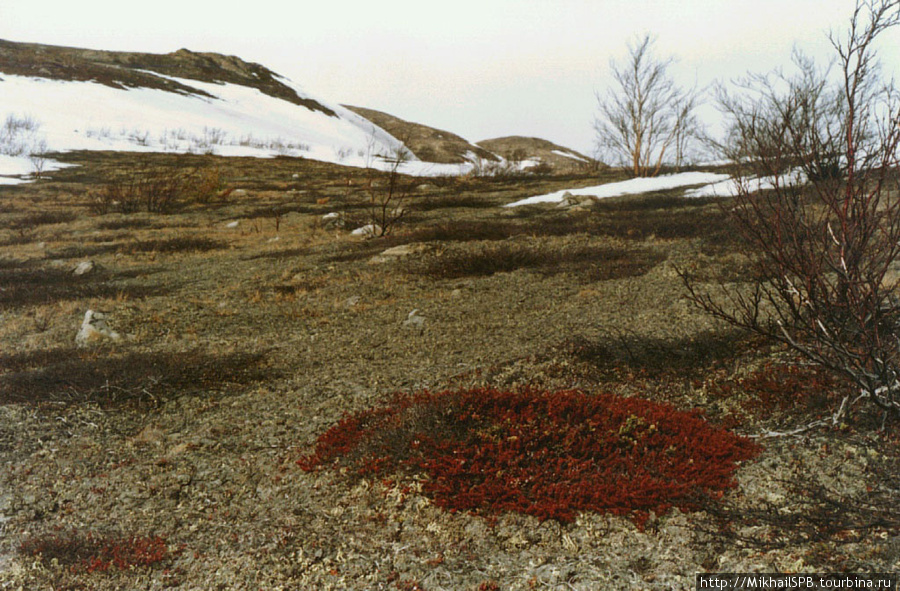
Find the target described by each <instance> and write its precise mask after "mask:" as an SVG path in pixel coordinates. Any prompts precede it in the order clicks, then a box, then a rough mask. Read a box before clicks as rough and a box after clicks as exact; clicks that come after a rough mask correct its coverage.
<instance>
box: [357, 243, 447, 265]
mask: <svg viewBox="0 0 900 591" xmlns="http://www.w3.org/2000/svg"><path fill="white" fill-rule="evenodd" d="M433 248H434V247H432V246H430V245H428V244H421V243H413V244H401V245H399V246H392V247H391V248H388V249H387V250H385V251H383V252H382V253H381V254H377V255H375V256H374V257H372V258H371V259H369V262H370V263H372V264H379V263H389V262H391V261H396V260H397V259H399V258H402V257H407V256H410V255H414V254H422V253H425V252H427V251H429V250H433Z"/></svg>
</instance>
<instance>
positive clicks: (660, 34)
mask: <svg viewBox="0 0 900 591" xmlns="http://www.w3.org/2000/svg"><path fill="white" fill-rule="evenodd" d="M853 5H854V1H853V0H456V1H453V2H429V1H427V0H415V1H412V0H410V1H408V0H368V1H364V2H362V1H355V0H354V1H341V0H315V1H308V0H293V1H281V0H252V1H247V0H245V1H244V2H240V3H224V2H211V1H202V2H201V1H195V0H154V1H153V2H128V1H127V0H0V38H2V39H7V40H11V41H27V42H35V43H47V44H53V45H69V46H76V47H89V48H94V49H111V50H122V51H146V52H154V53H166V52H170V51H175V50H177V49H179V48H182V47H186V48H188V49H191V50H194V51H215V52H219V53H225V54H230V55H237V56H239V57H241V58H243V59H245V60H248V61H253V62H258V63H261V64H263V65H265V66H266V67H268V68H270V69H272V70H274V71H276V72H278V73H280V74H282V75H284V76H287V77H288V78H290V79H292V80H293V81H294V82H296V83H298V84H299V85H300V86H302V87H303V88H304V89H305V90H306V91H308V92H310V93H311V94H313V95H314V96H318V97H321V98H323V99H325V100H329V101H332V102H339V103H344V104H353V105H360V106H365V107H370V108H374V109H379V110H383V111H387V112H389V113H391V114H393V115H396V116H398V117H402V118H404V119H409V120H412V121H416V122H420V123H425V124H428V125H432V126H434V127H439V128H443V129H446V130H449V131H452V132H455V133H458V134H460V135H463V136H464V137H466V138H467V139H470V140H473V141H478V140H482V139H487V138H492V137H499V136H504V135H531V136H538V137H543V138H546V139H549V140H552V141H555V142H557V143H560V144H563V145H565V146H568V147H572V148H575V149H577V150H581V151H584V152H587V153H590V152H591V151H592V147H593V131H592V127H591V123H592V120H593V118H594V115H595V112H596V99H595V93H596V92H597V91H603V89H604V88H605V86H606V84H607V83H608V80H609V78H608V76H609V60H610V58H615V57H622V56H624V54H625V47H626V43H627V42H628V41H629V40H633V39H634V38H635V37H636V36H640V35H641V34H642V33H645V32H649V33H651V34H654V35H656V36H657V45H656V48H657V51H658V53H660V54H662V55H674V56H676V57H677V58H678V60H679V61H678V62H677V64H676V65H675V66H674V68H673V73H674V74H675V75H676V77H677V78H678V79H679V80H680V81H681V82H682V83H684V84H686V85H692V84H694V82H695V81H696V83H698V84H699V85H701V86H705V85H707V84H709V83H711V82H712V81H714V80H716V79H724V80H727V79H730V78H733V77H735V76H739V75H741V74H744V73H746V72H747V71H756V72H765V71H769V70H771V69H772V68H774V67H777V66H779V65H786V64H788V63H789V59H790V52H791V48H792V47H793V46H794V45H797V46H799V47H800V48H802V49H804V50H806V51H807V52H809V53H811V54H813V55H818V56H823V59H827V56H828V55H829V53H828V42H827V38H826V33H827V31H828V30H829V28H834V29H836V30H843V28H844V27H845V23H846V21H847V19H848V17H849V15H850V12H851V10H852V8H853ZM881 48H882V56H883V58H884V61H885V65H886V70H888V72H889V73H895V74H900V34H898V31H892V32H891V34H890V36H887V37H885V38H884V39H883V40H882V43H881ZM0 107H2V96H0Z"/></svg>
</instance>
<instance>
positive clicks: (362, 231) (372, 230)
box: [350, 224, 381, 238]
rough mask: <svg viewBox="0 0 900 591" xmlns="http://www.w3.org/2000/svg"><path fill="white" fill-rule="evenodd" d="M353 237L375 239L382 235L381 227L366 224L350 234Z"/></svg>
mask: <svg viewBox="0 0 900 591" xmlns="http://www.w3.org/2000/svg"><path fill="white" fill-rule="evenodd" d="M350 234H352V235H353V236H362V237H363V238H374V237H376V236H380V235H381V226H379V225H378V224H366V225H365V226H363V227H361V228H357V229H355V230H353V231H352V232H350Z"/></svg>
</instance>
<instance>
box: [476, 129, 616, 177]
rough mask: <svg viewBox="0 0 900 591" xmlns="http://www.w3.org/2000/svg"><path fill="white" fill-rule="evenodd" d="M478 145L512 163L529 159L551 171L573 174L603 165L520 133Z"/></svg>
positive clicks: (564, 148) (579, 154) (572, 151)
mask: <svg viewBox="0 0 900 591" xmlns="http://www.w3.org/2000/svg"><path fill="white" fill-rule="evenodd" d="M478 146H479V147H481V148H484V149H485V150H488V151H490V152H493V153H494V154H498V155H499V156H502V157H503V158H505V159H506V160H508V161H510V162H525V161H530V162H533V163H536V164H541V165H544V166H546V167H547V168H549V170H550V171H552V172H557V173H571V172H575V171H579V170H595V169H597V168H598V167H604V165H603V164H602V163H600V162H598V161H597V160H595V159H594V158H591V157H590V156H585V155H584V154H581V153H580V152H576V151H575V150H572V149H570V148H566V147H563V146H560V145H558V144H554V143H553V142H551V141H548V140H544V139H540V138H536V137H522V136H518V135H514V136H508V137H500V138H495V139H490V140H483V141H480V142H478Z"/></svg>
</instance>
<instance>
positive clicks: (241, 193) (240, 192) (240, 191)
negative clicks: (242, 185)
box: [231, 189, 247, 197]
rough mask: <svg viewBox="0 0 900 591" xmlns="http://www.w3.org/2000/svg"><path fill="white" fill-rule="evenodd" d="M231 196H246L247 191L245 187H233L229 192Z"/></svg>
mask: <svg viewBox="0 0 900 591" xmlns="http://www.w3.org/2000/svg"><path fill="white" fill-rule="evenodd" d="M231 196H232V197H246V196H247V191H246V190H245V189H235V190H234V191H232V192H231Z"/></svg>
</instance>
